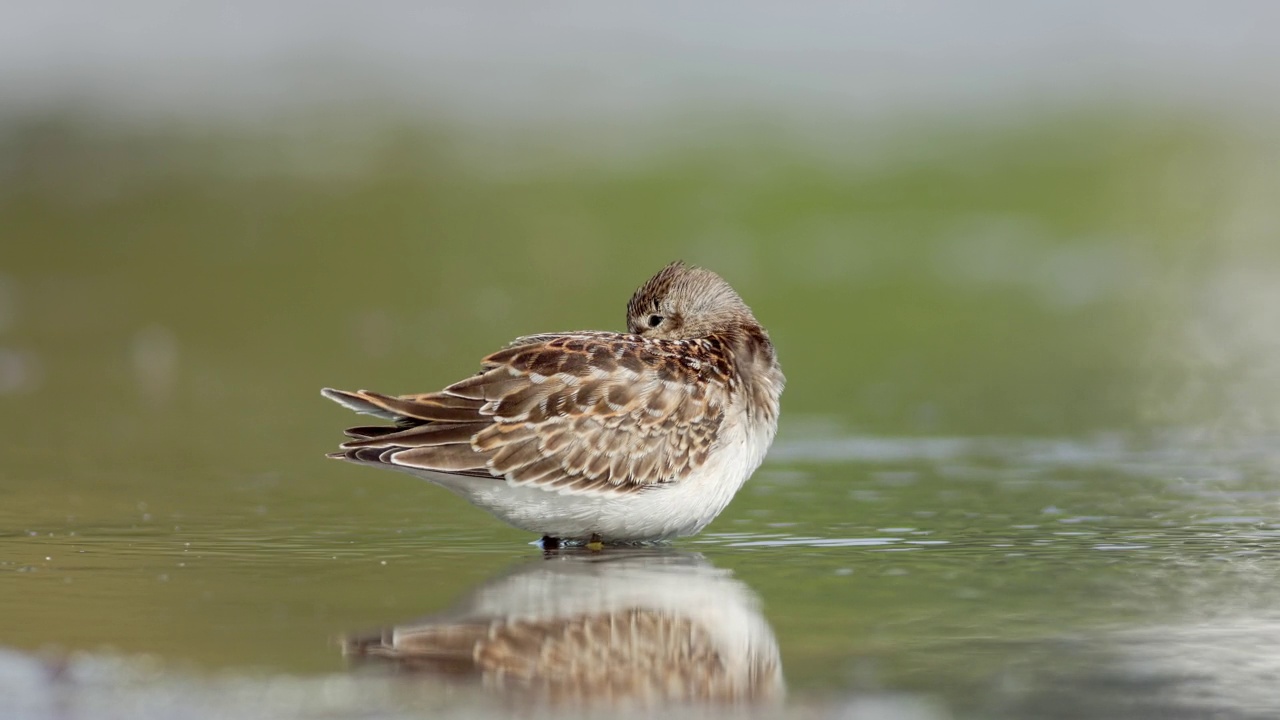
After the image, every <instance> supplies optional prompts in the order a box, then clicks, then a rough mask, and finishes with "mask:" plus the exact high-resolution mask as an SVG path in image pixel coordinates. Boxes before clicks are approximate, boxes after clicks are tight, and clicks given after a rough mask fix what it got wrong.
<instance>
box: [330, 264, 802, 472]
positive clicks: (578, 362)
mask: <svg viewBox="0 0 1280 720" xmlns="http://www.w3.org/2000/svg"><path fill="white" fill-rule="evenodd" d="M627 316H628V317H627V326H628V329H629V330H630V332H628V333H612V332H570V333H550V334H541V335H530V336H526V337H522V338H519V339H517V340H515V341H514V342H512V343H510V344H509V345H508V346H507V347H505V348H503V349H502V350H499V351H498V352H495V353H493V354H491V355H489V356H488V357H486V358H484V360H483V361H482V369H481V371H480V372H479V373H477V374H476V375H473V376H472V377H469V378H467V379H465V380H462V381H459V382H456V383H454V384H452V385H450V386H448V387H446V388H445V389H444V390H441V391H439V392H435V393H427V394H419V395H402V396H398V397H395V396H388V395H383V394H380V393H375V392H371V391H367V390H360V391H356V392H349V391H343V390H332V389H325V390H324V394H325V396H326V397H329V398H330V399H332V400H335V401H337V402H339V403H341V404H343V405H345V406H347V407H349V408H351V409H354V410H356V411H357V412H362V413H366V414H369V415H374V416H378V417H381V418H383V419H387V420H391V421H394V423H395V424H394V425H393V426H386V427H355V428H351V429H349V430H348V431H347V434H348V435H349V436H350V437H351V438H352V439H351V440H350V441H348V442H346V443H344V444H343V445H342V446H341V452H338V453H334V454H333V455H332V457H337V458H341V459H346V460H351V461H355V462H360V463H366V464H374V465H386V466H391V467H395V468H397V469H402V470H407V471H422V472H427V473H443V474H448V475H454V476H467V477H474V478H477V479H489V480H499V479H502V480H505V481H506V482H507V483H509V484H510V485H511V486H513V487H520V486H528V487H537V488H542V489H546V490H550V491H556V492H598V493H606V494H618V495H621V494H630V493H635V492H638V491H642V490H644V489H646V488H652V487H656V486H664V485H670V484H673V483H679V482H680V481H681V480H682V479H684V478H686V477H688V476H689V474H690V473H691V472H694V471H696V470H697V469H699V468H701V467H703V466H705V465H706V463H707V461H708V458H709V456H710V455H711V454H712V453H713V452H716V451H717V450H718V449H720V447H719V445H718V442H719V441H720V440H721V438H722V436H723V434H724V433H723V431H724V429H725V427H726V423H728V422H738V421H739V420H738V417H737V416H738V415H743V416H744V417H743V421H745V422H748V423H758V424H762V427H763V426H765V425H767V426H768V427H769V428H770V431H769V437H770V438H771V437H772V427H773V426H774V425H775V424H776V422H777V413H778V405H777V396H778V394H779V393H780V392H781V389H782V383H783V379H782V374H781V372H780V371H779V370H778V365H777V359H776V356H775V354H774V350H773V345H772V343H770V341H769V338H768V335H767V333H765V331H764V329H763V328H762V327H761V326H760V325H759V323H758V322H756V320H755V318H754V316H753V315H752V314H751V311H750V310H749V309H748V308H747V306H746V305H745V304H744V303H743V302H742V300H741V298H739V297H738V295H737V293H735V292H734V291H733V290H732V288H730V287H729V285H728V284H727V283H725V282H724V281H723V280H721V279H720V278H719V276H717V275H715V274H714V273H712V272H710V271H708V270H703V269H701V268H692V267H688V266H685V265H683V264H680V263H673V264H671V265H668V266H667V267H665V268H663V269H662V270H661V271H660V272H659V273H658V274H657V275H655V276H654V277H653V278H651V279H650V280H649V281H648V282H646V283H645V284H644V285H643V286H642V287H641V288H640V289H639V290H637V291H636V293H635V294H634V296H633V297H632V298H631V301H630V302H629V303H628V306H627ZM731 415H732V416H734V417H733V418H732V419H731V418H730V416H731ZM477 482H480V480H477Z"/></svg>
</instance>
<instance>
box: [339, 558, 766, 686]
mask: <svg viewBox="0 0 1280 720" xmlns="http://www.w3.org/2000/svg"><path fill="white" fill-rule="evenodd" d="M605 559H606V560H607V561H600V559H597V558H590V557H580V556H568V557H563V556H562V557H557V558H553V559H550V560H545V561H544V560H538V561H535V562H533V563H529V564H526V565H523V566H520V567H519V568H518V569H517V571H516V572H514V573H512V574H511V575H509V576H507V577H502V578H498V579H497V580H494V581H491V582H489V583H486V584H485V585H484V586H482V587H481V588H479V589H477V590H476V591H475V592H473V593H472V594H471V595H470V596H469V597H468V598H467V599H466V600H465V601H464V602H463V603H461V604H460V605H459V606H458V607H456V608H455V609H454V610H452V611H450V612H449V613H446V614H444V615H440V616H437V617H435V618H429V619H426V620H424V621H421V622H417V623H411V624H407V625H401V626H397V627H395V628H391V629H388V630H386V631H384V632H383V633H380V634H377V635H374V636H370V637H365V638H355V639H351V640H348V641H347V642H346V643H345V646H344V650H345V652H346V653H347V654H348V655H349V656H355V657H368V658H382V659H385V660H390V661H392V662H394V663H396V665H397V666H398V667H401V668H405V669H411V670H415V671H420V672H423V673H426V674H428V675H435V676H466V677H474V678H478V679H480V680H482V681H483V682H484V683H485V684H486V685H488V686H491V687H496V688H500V689H501V690H503V691H504V692H505V693H514V695H515V696H516V697H518V698H526V699H536V700H539V701H544V702H548V703H551V704H552V705H581V704H587V703H605V704H613V705H619V704H632V705H640V706H652V705H657V704H661V703H680V702H704V703H714V704H723V703H750V702H756V701H765V700H776V699H780V697H781V695H782V693H783V686H782V668H781V664H780V660H779V657H778V649H777V645H776V644H775V642H774V640H773V634H772V631H771V630H770V629H769V626H768V625H767V624H766V623H765V622H764V619H763V618H762V617H761V616H760V614H759V612H758V611H757V610H756V608H755V599H754V596H753V595H752V594H751V593H750V591H749V590H747V588H746V587H745V586H744V585H742V583H740V582H738V581H736V580H733V579H732V578H730V577H729V576H728V575H727V574H726V573H724V572H722V571H719V570H716V569H715V568H713V567H710V566H709V565H707V564H706V563H705V562H704V561H702V560H701V558H699V557H697V556H688V555H683V554H678V553H665V554H663V555H651V556H627V555H612V556H610V555H606V556H605ZM690 560H692V561H693V562H692V563H691V562H690Z"/></svg>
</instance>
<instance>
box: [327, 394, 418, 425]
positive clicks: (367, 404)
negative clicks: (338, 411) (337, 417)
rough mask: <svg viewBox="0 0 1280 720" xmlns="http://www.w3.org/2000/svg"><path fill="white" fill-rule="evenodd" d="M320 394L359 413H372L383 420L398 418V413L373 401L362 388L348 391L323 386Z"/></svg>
mask: <svg viewBox="0 0 1280 720" xmlns="http://www.w3.org/2000/svg"><path fill="white" fill-rule="evenodd" d="M320 394H321V395H323V396H325V397H327V398H329V399H330V400H332V401H334V402H336V403H338V404H339V405H341V406H343V407H345V408H346V409H348V410H352V411H354V412H358V413H360V414H361V415H372V416H374V417H377V418H382V419H383V420H398V419H400V415H398V414H396V413H394V412H391V411H390V410H388V409H387V408H385V407H383V406H381V405H379V404H378V403H376V402H374V401H373V400H372V399H371V398H369V397H368V396H367V395H366V393H365V392H364V391H363V390H361V391H358V392H349V391H347V390H335V389H333V388H323V389H322V390H320Z"/></svg>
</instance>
